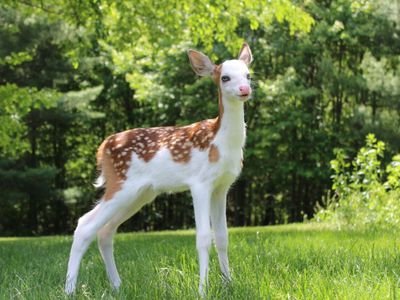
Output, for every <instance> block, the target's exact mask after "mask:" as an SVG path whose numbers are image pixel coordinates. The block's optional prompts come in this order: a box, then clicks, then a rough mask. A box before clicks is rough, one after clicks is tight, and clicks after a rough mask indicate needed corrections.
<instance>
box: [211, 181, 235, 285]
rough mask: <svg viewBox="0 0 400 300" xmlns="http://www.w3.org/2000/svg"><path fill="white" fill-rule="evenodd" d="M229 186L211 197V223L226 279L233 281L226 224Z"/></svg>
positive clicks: (217, 190)
mask: <svg viewBox="0 0 400 300" xmlns="http://www.w3.org/2000/svg"><path fill="white" fill-rule="evenodd" d="M228 190H229V186H228V185H227V186H222V187H219V188H217V189H216V190H215V191H214V192H213V195H212V199H211V225H212V227H213V230H214V239H215V246H216V248H217V252H218V260H219V265H220V268H221V272H222V275H223V276H224V279H225V280H226V281H227V282H229V281H231V275H230V271H229V260H228V226H227V224H226V195H227V193H228Z"/></svg>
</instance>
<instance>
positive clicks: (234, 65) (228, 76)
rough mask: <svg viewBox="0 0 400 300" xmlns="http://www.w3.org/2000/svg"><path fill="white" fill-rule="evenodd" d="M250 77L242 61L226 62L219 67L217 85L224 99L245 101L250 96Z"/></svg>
mask: <svg viewBox="0 0 400 300" xmlns="http://www.w3.org/2000/svg"><path fill="white" fill-rule="evenodd" d="M250 83H251V77H250V72H249V69H248V67H247V65H246V64H245V63H244V62H243V61H242V60H237V59H234V60H227V61H225V62H224V63H223V64H222V66H221V75H220V78H219V85H220V88H221V93H222V95H223V96H224V97H226V98H228V99H232V100H239V101H246V100H248V99H249V98H250V96H251V92H252V90H251V86H250Z"/></svg>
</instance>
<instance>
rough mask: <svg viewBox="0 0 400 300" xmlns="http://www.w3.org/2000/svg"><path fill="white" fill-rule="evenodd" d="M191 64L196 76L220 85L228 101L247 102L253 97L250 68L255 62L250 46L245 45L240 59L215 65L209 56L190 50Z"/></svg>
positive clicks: (223, 95) (222, 93)
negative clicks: (210, 78) (209, 78)
mask: <svg viewBox="0 0 400 300" xmlns="http://www.w3.org/2000/svg"><path fill="white" fill-rule="evenodd" d="M188 56H189V59H190V64H191V65H192V68H193V70H194V71H195V72H196V74H198V75H200V76H211V77H212V78H213V79H214V81H215V83H216V84H217V85H218V87H219V89H220V92H221V95H222V97H223V98H226V99H227V100H228V101H235V100H238V101H246V100H248V99H249V98H250V96H251V92H252V90H251V86H250V82H251V77H250V72H249V69H248V66H249V65H250V63H251V62H252V60H253V56H252V54H251V50H250V47H249V45H247V44H246V43H244V44H243V47H242V49H241V50H240V53H239V56H238V59H232V60H227V61H225V62H223V63H222V64H220V65H215V64H214V63H213V62H212V61H211V60H210V59H209V58H208V56H206V55H204V54H203V53H201V52H198V51H195V50H189V51H188Z"/></svg>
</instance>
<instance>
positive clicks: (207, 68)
mask: <svg viewBox="0 0 400 300" xmlns="http://www.w3.org/2000/svg"><path fill="white" fill-rule="evenodd" d="M188 56H189V60H190V64H191V65H192V69H193V71H195V73H196V74H197V75H200V76H211V75H212V74H213V72H214V69H215V65H214V64H213V63H212V62H211V60H210V59H209V58H208V56H207V55H204V54H203V53H201V52H198V51H195V50H189V51H188Z"/></svg>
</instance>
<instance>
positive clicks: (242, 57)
mask: <svg viewBox="0 0 400 300" xmlns="http://www.w3.org/2000/svg"><path fill="white" fill-rule="evenodd" d="M188 56H189V60H190V63H191V66H192V68H193V70H194V72H195V73H197V74H198V75H200V76H211V77H212V79H213V80H214V82H215V83H216V85H217V86H218V95H219V115H218V117H216V118H215V119H209V120H204V121H200V122H197V123H194V124H191V125H188V126H183V127H173V126H171V127H154V128H137V129H132V130H127V131H124V132H120V133H116V134H113V135H111V136H109V137H108V138H106V139H105V140H104V141H103V143H102V144H101V145H100V147H99V149H98V151H97V164H98V167H99V169H100V170H101V175H100V177H99V178H98V180H97V186H98V187H100V186H103V185H104V186H105V193H104V196H103V197H102V199H101V200H100V201H99V203H98V204H97V205H96V206H95V207H94V208H93V209H92V210H91V211H89V212H88V213H86V214H85V215H83V216H82V217H81V218H80V219H79V221H78V226H77V228H76V230H75V233H74V240H73V243H72V247H71V253H70V258H69V262H68V272H67V279H66V284H65V292H66V293H67V294H72V293H73V292H74V290H75V286H76V280H77V276H78V271H79V265H80V261H81V259H82V256H83V255H84V253H85V252H86V250H87V248H88V246H89V244H90V243H91V242H92V241H93V240H94V239H95V237H96V234H97V238H98V246H99V249H100V253H101V255H102V257H103V260H104V263H105V266H106V270H107V275H108V277H109V280H110V282H111V284H112V286H113V287H114V288H118V287H119V286H120V284H121V279H120V277H119V275H118V271H117V268H116V265H115V260H114V255H113V236H114V234H115V233H116V231H117V228H118V226H119V225H120V224H121V223H123V222H124V221H125V220H127V219H128V218H130V217H131V216H132V215H134V214H135V213H136V212H137V211H138V210H139V209H140V208H141V207H142V206H144V205H145V204H147V203H149V202H151V201H153V200H154V198H155V197H156V196H157V195H158V194H160V193H163V192H178V191H184V190H190V192H191V195H192V197H193V207H194V215H195V222H196V247H197V251H198V259H199V265H200V283H199V292H200V294H204V288H205V286H206V285H207V275H208V259H209V248H210V246H211V241H212V231H211V226H212V229H213V231H214V240H215V245H216V248H217V252H218V259H219V264H220V268H221V272H222V275H223V277H224V278H225V279H226V280H228V281H230V279H231V275H230V272H229V263H228V254H227V247H228V229H227V224H226V212H225V211H226V195H227V193H228V190H229V188H230V186H231V185H232V183H233V182H234V181H235V179H236V178H237V177H238V175H239V173H240V172H241V169H242V161H243V151H242V149H243V147H244V143H245V138H246V126H245V122H244V108H243V106H244V102H245V101H246V100H248V99H249V98H250V96H251V92H252V90H251V87H250V80H251V78H250V74H249V69H248V66H249V64H250V63H251V62H252V59H253V58H252V54H251V50H250V47H249V46H248V45H247V44H246V43H245V44H243V47H242V49H241V51H240V53H239V57H238V59H237V60H236V59H233V60H227V61H225V62H224V63H222V64H220V65H214V64H213V63H212V62H211V60H210V59H209V58H208V57H207V56H206V55H204V54H203V53H201V52H197V51H194V50H189V51H188Z"/></svg>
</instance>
